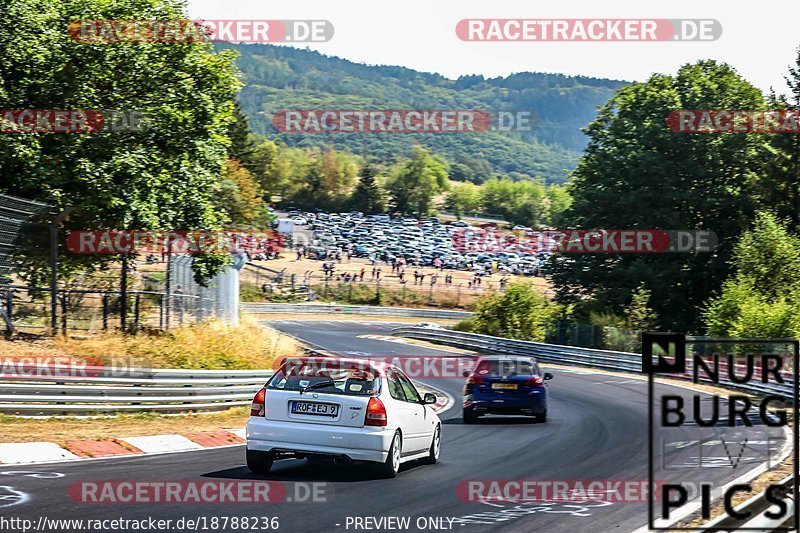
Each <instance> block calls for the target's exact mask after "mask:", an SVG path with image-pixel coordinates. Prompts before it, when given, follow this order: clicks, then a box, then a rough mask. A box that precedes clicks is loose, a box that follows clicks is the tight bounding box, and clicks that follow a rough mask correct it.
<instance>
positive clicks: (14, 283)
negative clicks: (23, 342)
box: [0, 194, 242, 335]
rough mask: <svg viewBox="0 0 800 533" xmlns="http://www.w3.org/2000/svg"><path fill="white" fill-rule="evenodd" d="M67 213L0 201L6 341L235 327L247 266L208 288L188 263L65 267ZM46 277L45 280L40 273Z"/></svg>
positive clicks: (0, 299) (111, 261) (123, 259)
mask: <svg viewBox="0 0 800 533" xmlns="http://www.w3.org/2000/svg"><path fill="white" fill-rule="evenodd" d="M69 212H70V210H69V209H64V210H59V209H56V208H54V207H53V206H49V205H47V204H43V203H41V202H34V201H31V200H26V199H23V198H17V197H13V196H9V195H4V194H0V316H1V317H2V322H0V327H2V328H3V329H4V330H5V333H6V334H7V335H14V334H26V333H29V334H55V333H61V334H67V333H68V332H70V331H79V332H88V333H93V332H99V331H108V330H119V331H125V332H130V333H137V332H139V331H142V330H147V329H158V330H166V329H169V328H170V327H172V326H175V325H181V324H184V323H192V322H199V321H202V320H205V319H208V318H211V317H217V318H219V319H221V320H225V321H227V322H229V323H232V324H237V323H238V300H239V275H238V268H241V263H242V260H241V259H240V258H238V259H237V258H236V257H234V261H233V262H234V267H235V268H234V267H232V268H228V269H226V270H225V271H223V272H222V273H221V274H219V275H218V276H216V277H215V278H213V279H211V280H209V281H208V283H207V284H206V285H205V286H203V285H200V284H198V283H197V282H195V280H194V273H193V271H192V259H191V257H188V256H178V255H170V254H163V255H158V256H156V255H153V254H147V255H144V254H138V255H131V256H114V257H109V258H107V260H106V261H102V262H99V263H98V264H97V265H96V266H94V267H82V268H73V267H74V265H70V267H71V268H69V275H62V276H61V277H59V271H60V269H59V265H60V264H61V263H65V262H67V261H66V260H67V259H68V257H67V254H69V253H70V252H69V251H67V249H66V247H65V246H64V243H65V242H66V237H67V232H65V231H64V230H63V229H62V228H61V223H62V221H63V220H64V219H65V218H66V216H67V215H68V214H69ZM43 273H44V274H43Z"/></svg>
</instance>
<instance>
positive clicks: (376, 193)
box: [350, 163, 386, 214]
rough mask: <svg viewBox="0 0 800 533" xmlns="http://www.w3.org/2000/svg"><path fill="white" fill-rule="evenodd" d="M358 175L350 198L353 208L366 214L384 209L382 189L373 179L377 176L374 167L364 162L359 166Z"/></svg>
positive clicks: (381, 211) (376, 212)
mask: <svg viewBox="0 0 800 533" xmlns="http://www.w3.org/2000/svg"><path fill="white" fill-rule="evenodd" d="M358 176H359V180H358V185H356V189H355V191H353V196H352V197H351V199H350V202H351V205H352V206H353V209H358V210H360V211H363V212H364V213H368V214H378V213H383V212H384V211H386V202H385V200H384V197H383V190H382V189H381V187H380V185H378V182H377V180H376V179H375V177H376V176H377V171H376V170H375V167H374V166H372V165H370V164H369V163H365V164H364V166H362V167H361V171H360V172H359V174H358Z"/></svg>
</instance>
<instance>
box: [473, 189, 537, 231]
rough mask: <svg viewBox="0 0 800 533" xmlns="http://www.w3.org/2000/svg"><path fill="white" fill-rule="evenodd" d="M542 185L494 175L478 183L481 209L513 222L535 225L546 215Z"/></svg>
mask: <svg viewBox="0 0 800 533" xmlns="http://www.w3.org/2000/svg"><path fill="white" fill-rule="evenodd" d="M545 194H546V193H545V186H544V184H543V183H541V182H538V181H531V180H525V181H514V180H512V179H510V178H504V177H494V178H492V179H490V180H487V181H486V182H485V183H484V184H483V185H482V186H481V197H482V203H483V208H484V210H485V211H486V212H487V213H491V214H495V215H502V216H503V217H504V218H505V219H506V220H508V221H509V222H511V223H512V224H522V225H525V226H538V225H539V224H541V222H542V220H543V219H544V217H545V213H546V205H545Z"/></svg>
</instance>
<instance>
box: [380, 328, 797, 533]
mask: <svg viewBox="0 0 800 533" xmlns="http://www.w3.org/2000/svg"><path fill="white" fill-rule="evenodd" d="M392 332H393V333H394V334H395V335H397V336H400V337H408V338H414V339H419V340H424V341H428V342H433V343H437V344H443V345H446V346H453V347H455V348H462V349H469V350H474V351H477V352H481V353H494V354H509V355H511V354H516V355H530V356H534V357H536V359H537V360H539V361H540V362H542V363H553V364H559V365H567V366H582V367H590V368H599V369H604V370H613V371H617V372H620V371H621V372H634V373H637V374H641V372H642V356H641V354H637V353H630V352H615V351H610V350H595V349H592V348H580V347H576V346H561V345H556V344H545V343H541V342H531V341H519V340H514V339H505V338H502V337H492V336H490V335H479V334H476V333H464V332H458V331H452V330H447V329H435V328H422V327H417V326H404V327H399V328H395V329H393V330H392ZM725 386H730V387H735V388H738V389H741V390H744V391H746V392H750V393H753V394H770V393H780V394H782V395H784V396H787V397H792V394H793V392H794V390H793V383H791V382H789V381H787V382H786V383H784V384H783V386H776V385H765V384H761V383H747V384H743V385H737V384H733V383H730V384H728V383H726V384H725ZM780 484H781V485H782V486H783V487H785V488H786V490H787V493H788V494H789V496H788V497H787V499H785V502H786V504H787V506H788V508H789V510H790V512H789V516H792V517H794V512H795V502H794V500H792V491H791V488H792V487H793V486H794V478H793V476H789V477H787V478H785V479H784V480H783V481H781V482H780ZM769 507H770V504H769V503H768V502H767V501H766V499H765V498H764V493H761V494H758V495H756V496H754V497H753V498H751V499H750V500H748V501H746V502H744V503H742V504H741V505H739V507H737V511H739V512H742V511H745V510H747V511H750V512H751V515H752V516H753V518H751V519H749V520H747V521H746V522H745V523H742V521H741V520H739V521H737V520H736V519H734V518H731V517H728V516H722V517H720V518H718V519H716V520H714V521H712V522H709V523H708V524H705V525H704V526H703V529H702V530H700V531H709V532H710V531H736V530H738V528H744V527H746V528H750V529H751V530H752V529H763V530H764V531H771V530H773V529H776V528H780V527H781V526H783V525H784V524H785V522H786V519H785V518H784V519H778V520H775V519H771V518H769V517H767V516H766V515H765V513H766V511H767V510H768V509H769Z"/></svg>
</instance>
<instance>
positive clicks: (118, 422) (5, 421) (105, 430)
mask: <svg viewBox="0 0 800 533" xmlns="http://www.w3.org/2000/svg"><path fill="white" fill-rule="evenodd" d="M249 409H250V408H249V406H238V407H232V408H230V409H227V410H225V411H218V412H213V413H204V414H203V413H200V414H198V413H187V414H182V415H162V414H157V413H136V414H127V413H126V414H119V415H114V416H100V417H91V418H88V417H87V418H78V417H74V418H72V417H70V418H66V417H65V418H22V417H17V416H10V415H0V425H1V426H2V427H3V436H2V437H0V442H2V443H8V442H38V441H44V442H56V443H62V442H64V441H68V440H98V439H113V438H125V437H140V436H144V435H160V434H173V433H178V434H189V433H194V432H198V431H218V430H220V429H231V428H241V427H244V424H245V422H247V417H248V415H249V413H250V410H249Z"/></svg>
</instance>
